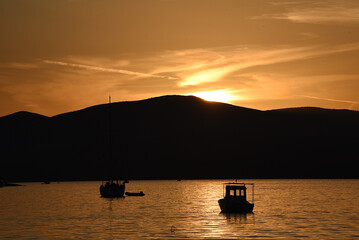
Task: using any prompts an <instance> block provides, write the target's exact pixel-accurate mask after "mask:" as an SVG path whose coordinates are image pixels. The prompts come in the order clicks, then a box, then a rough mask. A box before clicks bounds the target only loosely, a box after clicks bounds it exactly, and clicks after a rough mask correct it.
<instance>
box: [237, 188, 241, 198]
mask: <svg viewBox="0 0 359 240" xmlns="http://www.w3.org/2000/svg"><path fill="white" fill-rule="evenodd" d="M236 196H238V197H239V196H241V192H240V189H237V190H236Z"/></svg>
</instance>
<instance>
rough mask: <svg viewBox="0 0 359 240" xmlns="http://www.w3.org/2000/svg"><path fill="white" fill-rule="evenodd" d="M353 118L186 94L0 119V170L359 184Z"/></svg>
mask: <svg viewBox="0 0 359 240" xmlns="http://www.w3.org/2000/svg"><path fill="white" fill-rule="evenodd" d="M109 108H111V109H109ZM109 119H111V121H109ZM109 122H111V129H109ZM358 122H359V112H356V111H349V110H331V109H322V108H312V107H303V108H288V109H277V110H270V111H259V110H255V109H249V108H243V107H238V106H234V105H230V104H225V103H218V102H208V101H205V100H202V99H200V98H197V97H194V96H162V97H155V98H150V99H146V100H140V101H131V102H118V103H112V104H111V105H109V104H103V105H97V106H92V107H88V108H85V109H82V110H79V111H74V112H69V113H64V114H60V115H57V116H53V117H45V116H42V115H38V114H34V113H28V112H19V113H15V114H11V115H8V116H5V117H1V118H0V132H1V135H0V144H1V145H0V150H1V158H0V159H1V160H0V164H1V166H2V167H1V170H0V171H1V172H0V174H1V175H2V176H3V177H4V178H5V179H8V181H43V180H45V179H51V180H55V181H56V180H59V181H62V180H100V179H104V178H106V177H108V174H109V168H110V162H111V159H112V160H113V161H114V163H115V164H114V166H112V167H113V170H114V171H115V172H116V173H117V174H118V176H120V177H125V178H128V179H185V178H358V174H357V173H356V171H355V170H354V169H355V165H356V162H357V159H358V153H357V146H358V140H359V125H358ZM109 139H111V146H112V147H111V149H112V151H111V154H110V153H109V149H110V146H109V142H110V140H109Z"/></svg>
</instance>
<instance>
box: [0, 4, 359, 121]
mask: <svg viewBox="0 0 359 240" xmlns="http://www.w3.org/2000/svg"><path fill="white" fill-rule="evenodd" d="M0 26H1V32H2V34H1V38H0V63H1V64H0V116H3V115H7V114H10V113H13V112H16V111H21V110H26V111H31V112H36V113H40V114H44V115H47V116H52V115H56V114H59V113H63V112H67V111H73V110H77V109H81V108H85V107H88V106H91V105H96V104H101V103H106V102H107V99H108V95H109V94H111V96H112V99H113V101H124V100H126V101H130V100H139V99H145V98H149V97H155V96H160V95H168V94H183V95H188V94H193V95H197V96H200V97H204V98H207V99H213V100H217V101H226V102H229V103H232V104H235V105H239V106H244V107H250V108H256V109H262V110H265V109H273V108H285V107H296V106H316V107H324V108H345V109H354V110H359V94H358V92H359V91H358V90H359V67H358V66H359V1H356V0H355V1H350V0H346V1H336V0H332V1H331V0H327V1H317V0H313V1H310V0H298V1H288V0H283V1H275V0H273V1H271V0H268V1H262V0H260V1H255V0H251V1H248V0H216V1H212V0H144V1H140V0H133V1H132V0H131V1H125V0H105V1H100V0H51V1H44V0H16V1H14V0H2V1H0Z"/></svg>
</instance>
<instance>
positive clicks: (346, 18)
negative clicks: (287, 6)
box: [274, 7, 359, 23]
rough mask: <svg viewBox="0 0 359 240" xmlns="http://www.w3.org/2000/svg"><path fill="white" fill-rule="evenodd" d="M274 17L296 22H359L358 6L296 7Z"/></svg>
mask: <svg viewBox="0 0 359 240" xmlns="http://www.w3.org/2000/svg"><path fill="white" fill-rule="evenodd" d="M274 18H277V19H285V20H289V21H292V22H298V23H345V22H354V23H359V8H344V7H327V8H315V9H298V10H293V11H291V12H288V13H284V14H283V15H279V16H276V17H274Z"/></svg>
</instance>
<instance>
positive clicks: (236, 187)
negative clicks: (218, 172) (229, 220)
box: [218, 182, 254, 213]
mask: <svg viewBox="0 0 359 240" xmlns="http://www.w3.org/2000/svg"><path fill="white" fill-rule="evenodd" d="M246 185H251V186H252V201H251V202H249V201H247V187H246ZM218 203H219V206H220V208H221V211H222V212H223V213H251V212H253V208H254V183H237V182H235V183H224V184H223V198H222V199H220V200H218Z"/></svg>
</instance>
